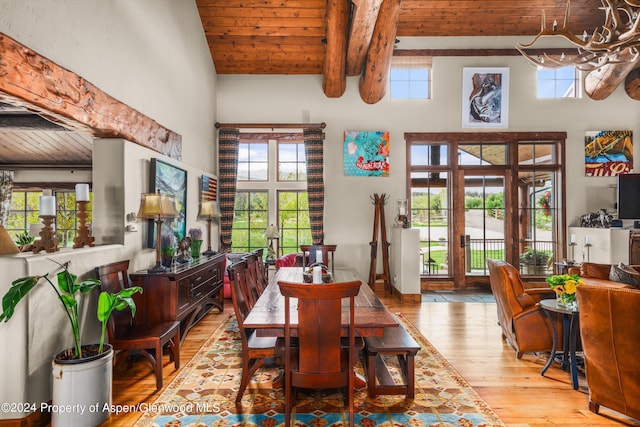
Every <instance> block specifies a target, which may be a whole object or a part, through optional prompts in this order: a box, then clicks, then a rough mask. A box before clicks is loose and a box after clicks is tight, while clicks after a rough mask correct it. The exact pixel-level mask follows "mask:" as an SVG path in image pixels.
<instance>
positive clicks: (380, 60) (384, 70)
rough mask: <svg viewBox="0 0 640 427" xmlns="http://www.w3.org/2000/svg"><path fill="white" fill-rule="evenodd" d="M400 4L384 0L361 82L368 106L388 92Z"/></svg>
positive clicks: (391, 0)
mask: <svg viewBox="0 0 640 427" xmlns="http://www.w3.org/2000/svg"><path fill="white" fill-rule="evenodd" d="M400 2H401V0H384V1H383V2H382V5H381V6H380V12H379V13H378V19H377V20H376V25H375V27H374V29H373V35H372V37H371V44H370V46H369V50H368V52H367V58H366V62H365V64H364V68H363V71H362V75H361V76H360V81H359V89H360V97H361V98H362V100H363V101H364V102H366V103H367V104H375V103H376V102H378V101H380V100H381V99H382V97H383V96H384V94H385V92H386V90H387V76H388V73H389V67H390V66H391V57H392V56H393V47H394V44H395V41H396V33H397V31H398V17H399V15H400Z"/></svg>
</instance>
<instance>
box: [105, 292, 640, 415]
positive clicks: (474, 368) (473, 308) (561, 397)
mask: <svg viewBox="0 0 640 427" xmlns="http://www.w3.org/2000/svg"><path fill="white" fill-rule="evenodd" d="M376 291H377V293H378V295H379V296H380V298H381V299H382V301H383V302H384V303H385V304H386V305H387V307H389V309H390V310H391V311H392V312H401V313H403V314H404V315H405V316H406V318H407V319H408V320H410V321H411V322H413V323H414V324H415V325H416V326H417V327H418V329H419V330H420V331H421V332H422V334H423V335H424V336H425V337H426V338H427V339H428V340H429V341H430V342H431V343H432V344H433V345H434V346H435V347H436V348H437V349H438V351H440V353H442V355H443V356H444V357H445V358H446V359H447V360H449V362H450V363H451V364H452V365H453V366H454V367H455V368H456V370H457V371H458V372H459V373H460V374H461V375H462V376H463V377H464V378H465V379H466V380H467V381H468V382H469V383H470V384H471V386H472V387H473V388H474V389H475V390H476V391H477V392H478V394H479V395H480V396H481V397H482V398H483V399H484V400H485V401H486V402H487V403H488V404H489V405H490V406H491V407H492V408H493V409H494V410H495V412H496V413H497V414H498V415H499V416H500V418H502V420H503V421H504V422H505V423H506V424H507V425H509V426H512V427H523V426H532V427H534V426H552V425H556V426H580V427H583V426H624V425H633V426H640V422H638V421H635V420H632V419H629V418H627V417H625V416H623V415H621V414H618V413H616V412H613V411H611V410H609V409H607V408H601V410H600V415H596V414H594V413H592V412H590V411H589V410H588V407H587V402H588V390H587V386H586V382H585V379H584V377H583V376H581V377H580V390H578V391H576V390H573V388H572V387H571V380H570V378H569V374H568V373H567V372H565V371H562V370H560V369H559V368H557V367H552V368H550V369H549V370H548V371H547V373H546V376H544V377H542V376H541V375H540V370H541V369H542V367H543V366H544V364H545V362H546V360H545V359H544V358H541V357H536V356H534V355H525V356H524V357H523V358H522V359H520V360H518V359H516V357H515V352H514V351H513V349H511V347H509V345H508V344H506V343H505V342H504V341H503V340H502V339H501V332H500V328H499V326H498V325H497V323H496V322H497V316H496V306H495V303H492V302H467V303H465V302H431V301H428V302H422V303H420V304H417V303H416V304H407V303H405V304H400V303H399V302H398V300H397V299H396V298H394V297H391V296H388V295H384V291H383V290H382V289H376ZM424 300H425V298H423V301H424ZM227 314H233V307H232V305H231V302H230V301H228V300H227V301H226V302H225V313H224V315H222V314H219V313H218V312H217V310H215V309H214V310H213V312H212V313H210V314H208V315H207V316H206V317H204V318H203V319H202V321H200V323H198V324H197V325H196V326H195V327H194V328H193V329H191V331H190V332H189V334H188V335H187V338H186V340H185V341H184V343H183V345H182V349H181V353H180V355H181V361H182V366H185V365H186V364H187V362H188V361H189V360H190V359H191V357H192V356H193V355H194V354H195V353H196V351H197V350H198V349H199V348H200V346H201V344H202V343H203V341H204V340H205V339H206V338H207V337H208V336H209V335H210V334H211V333H212V332H213V331H214V330H215V329H216V328H217V327H218V325H219V324H220V322H221V321H222V320H223V319H224V317H225V316H226V315H227ZM163 362H164V373H165V377H164V387H166V386H167V385H168V384H169V383H170V382H171V380H173V378H174V377H175V376H176V370H175V369H174V367H173V364H172V363H171V362H169V357H168V356H165V358H164V360H163ZM160 393H161V391H156V388H155V378H154V376H153V373H152V372H151V368H150V366H149V364H148V363H146V362H145V361H140V362H137V363H136V364H134V366H133V368H132V369H130V370H127V364H126V363H125V362H124V360H121V361H120V362H119V363H118V365H117V366H116V369H115V371H114V375H113V404H114V405H125V406H130V405H136V404H138V403H140V402H147V403H152V402H153V401H154V400H155V399H156V398H157V397H158V396H159V395H160ZM140 415H141V413H140V412H133V413H123V414H119V415H111V417H110V418H109V420H108V421H106V422H105V423H103V424H102V426H131V425H133V424H134V423H135V421H136V420H137V419H138V418H139V417H140Z"/></svg>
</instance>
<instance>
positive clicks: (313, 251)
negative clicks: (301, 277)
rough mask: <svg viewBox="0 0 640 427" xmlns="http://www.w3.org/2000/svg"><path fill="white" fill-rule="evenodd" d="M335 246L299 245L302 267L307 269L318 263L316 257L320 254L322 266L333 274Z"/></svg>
mask: <svg viewBox="0 0 640 427" xmlns="http://www.w3.org/2000/svg"><path fill="white" fill-rule="evenodd" d="M337 246H338V245H300V250H301V251H302V266H303V267H308V266H309V265H312V264H315V263H317V262H319V260H318V259H317V255H318V253H320V254H322V260H321V262H322V264H324V265H325V266H327V268H329V269H331V272H332V273H334V272H335V271H334V267H333V254H334V252H335V251H336V247H337Z"/></svg>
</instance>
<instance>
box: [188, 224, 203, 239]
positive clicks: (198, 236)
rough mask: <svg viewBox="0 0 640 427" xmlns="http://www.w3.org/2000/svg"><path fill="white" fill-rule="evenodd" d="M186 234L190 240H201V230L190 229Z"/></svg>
mask: <svg viewBox="0 0 640 427" xmlns="http://www.w3.org/2000/svg"><path fill="white" fill-rule="evenodd" d="M188 234H189V237H191V240H202V230H201V229H200V228H198V227H196V228H190V229H189V233H188Z"/></svg>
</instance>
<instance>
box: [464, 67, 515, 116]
mask: <svg viewBox="0 0 640 427" xmlns="http://www.w3.org/2000/svg"><path fill="white" fill-rule="evenodd" d="M508 126H509V68H506V67H504V68H464V69H463V70H462V127H463V128H506V127H508Z"/></svg>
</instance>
